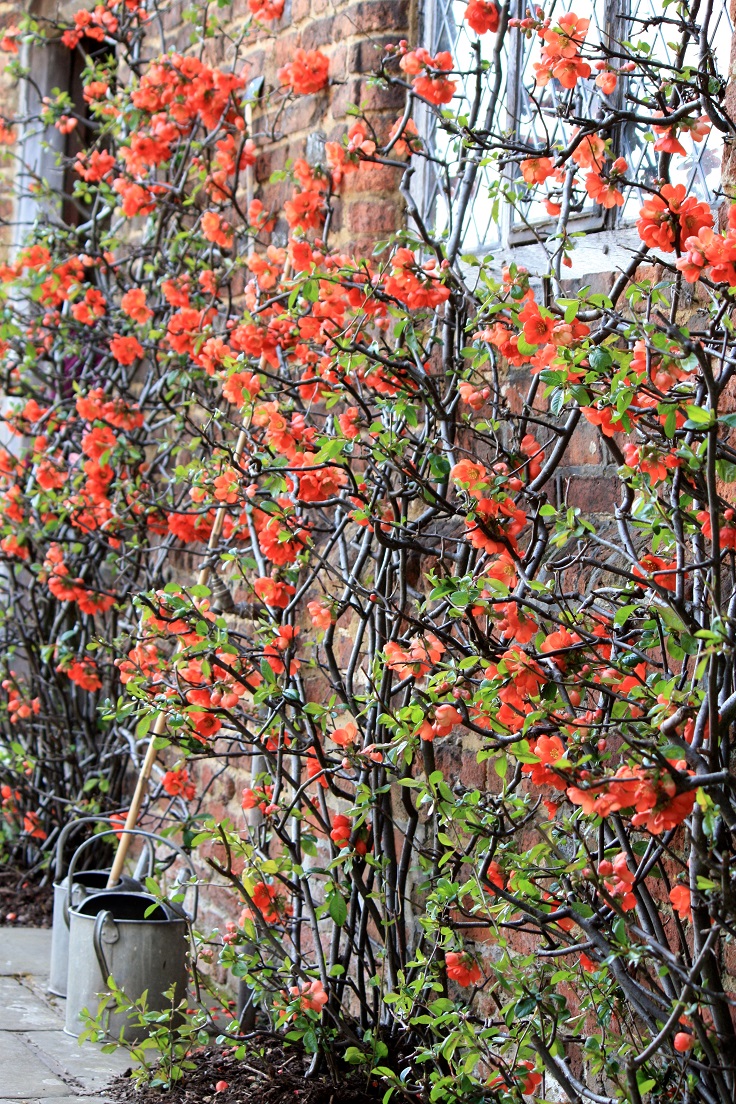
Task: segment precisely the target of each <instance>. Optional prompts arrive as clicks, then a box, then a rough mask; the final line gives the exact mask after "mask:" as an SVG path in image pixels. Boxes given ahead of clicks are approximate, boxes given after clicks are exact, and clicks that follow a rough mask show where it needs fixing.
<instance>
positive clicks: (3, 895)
mask: <svg viewBox="0 0 736 1104" xmlns="http://www.w3.org/2000/svg"><path fill="white" fill-rule="evenodd" d="M53 910H54V890H53V887H52V886H51V885H50V884H46V885H39V884H38V881H37V880H36V879H34V878H33V876H32V875H29V874H28V872H27V871H23V870H18V869H17V868H16V867H12V866H10V867H6V868H4V869H0V925H3V924H11V925H12V926H13V927H17V926H21V927H28V928H50V927H51V916H52V913H53Z"/></svg>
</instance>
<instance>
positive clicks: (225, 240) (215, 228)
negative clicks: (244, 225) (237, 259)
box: [202, 211, 234, 249]
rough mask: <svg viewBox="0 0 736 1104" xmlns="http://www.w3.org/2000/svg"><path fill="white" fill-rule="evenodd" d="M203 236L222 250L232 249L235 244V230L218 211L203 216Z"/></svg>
mask: <svg viewBox="0 0 736 1104" xmlns="http://www.w3.org/2000/svg"><path fill="white" fill-rule="evenodd" d="M202 234H203V235H204V237H205V238H206V239H207V241H209V242H213V243H214V244H215V245H219V246H220V248H221V249H230V247H231V246H232V244H233V234H234V230H233V228H232V226H230V224H229V223H227V222H226V221H225V219H224V218H222V217H221V216H220V215H218V214H217V212H216V211H205V213H204V214H203V215H202Z"/></svg>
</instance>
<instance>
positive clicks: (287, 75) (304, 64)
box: [276, 49, 330, 96]
mask: <svg viewBox="0 0 736 1104" xmlns="http://www.w3.org/2000/svg"><path fill="white" fill-rule="evenodd" d="M329 69H330V62H329V60H328V58H326V57H325V55H324V54H323V53H321V52H320V51H319V50H302V49H298V50H295V51H294V60H293V61H290V62H289V64H288V65H284V66H283V67H282V68H281V69H279V70H278V72H277V74H276V75H277V77H278V78H279V81H280V82H281V84H284V85H287V86H288V87H289V88H290V89H291V91H292V92H296V94H297V95H298V96H309V95H310V94H311V93H313V92H321V91H322V89H323V88H324V87H325V85H326V84H327V75H328V73H329Z"/></svg>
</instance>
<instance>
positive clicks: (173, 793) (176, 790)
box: [161, 767, 196, 801]
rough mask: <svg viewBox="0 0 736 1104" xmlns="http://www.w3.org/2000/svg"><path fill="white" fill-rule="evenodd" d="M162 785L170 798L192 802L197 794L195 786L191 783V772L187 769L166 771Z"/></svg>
mask: <svg viewBox="0 0 736 1104" xmlns="http://www.w3.org/2000/svg"><path fill="white" fill-rule="evenodd" d="M161 785H162V787H163V789H164V792H165V793H167V794H168V795H169V796H170V797H183V798H184V799H185V800H186V801H191V800H192V798H193V797H194V794H195V793H196V791H195V788H194V785H193V784H192V783H191V782H190V781H189V771H188V770H187V769H186V767H182V768H180V769H179V770H173V771H166V773H165V774H164V776H163V778H162V779H161Z"/></svg>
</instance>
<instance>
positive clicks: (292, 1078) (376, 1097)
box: [105, 1037, 385, 1104]
mask: <svg viewBox="0 0 736 1104" xmlns="http://www.w3.org/2000/svg"><path fill="white" fill-rule="evenodd" d="M247 1047H248V1049H247V1053H246V1056H245V1058H237V1057H236V1056H235V1054H234V1053H233V1050H231V1049H227V1050H222V1049H221V1048H219V1047H215V1046H212V1047H208V1048H207V1049H205V1050H201V1051H196V1052H195V1053H193V1054H192V1055H191V1061H192V1062H194V1063H196V1069H193V1070H189V1071H188V1072H187V1073H186V1074H185V1076H184V1077H183V1078H182V1080H181V1081H178V1082H176V1083H175V1085H174V1086H173V1087H172V1088H171V1089H165V1090H162V1089H154V1088H147V1087H143V1088H141V1089H137V1088H136V1087H135V1083H134V1082H133V1081H132V1080H131V1078H130V1077H128V1076H126V1075H125V1074H123V1075H121V1076H120V1077H116V1078H115V1080H114V1081H112V1082H111V1083H110V1085H108V1087H107V1089H106V1090H105V1095H106V1096H109V1097H111V1098H112V1099H113V1100H120V1101H127V1102H135V1104H195V1102H196V1104H377V1101H380V1100H381V1099H382V1098H383V1094H384V1092H385V1086H383V1087H382V1086H381V1085H380V1083H379V1082H378V1081H377V1080H375V1079H371V1080H370V1081H368V1080H367V1078H366V1074H365V1073H358V1072H356V1071H355V1070H350V1069H345V1070H344V1071H341V1072H340V1073H339V1074H338V1075H337V1077H336V1081H337V1084H335V1083H334V1082H333V1080H332V1079H331V1078H330V1077H329V1076H324V1075H323V1076H319V1075H318V1076H316V1077H312V1078H310V1079H309V1080H308V1081H307V1080H305V1077H304V1075H305V1073H306V1071H307V1069H308V1066H309V1061H308V1060H307V1059H306V1058H305V1057H304V1055H303V1054H301V1053H300V1052H299V1051H296V1050H294V1049H293V1048H291V1049H286V1050H285V1049H284V1048H283V1047H281V1046H280V1045H279V1044H278V1042H277V1041H276V1040H274V1039H270V1038H267V1037H263V1038H262V1039H260V1040H257V1039H256V1040H251V1041H250V1042H249V1043H248V1044H247ZM218 1081H226V1082H227V1088H226V1089H221V1090H220V1091H219V1092H218V1091H217V1090H216V1088H215V1086H216V1085H217V1083H218Z"/></svg>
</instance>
